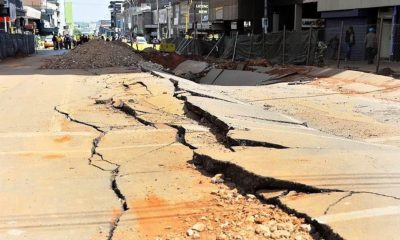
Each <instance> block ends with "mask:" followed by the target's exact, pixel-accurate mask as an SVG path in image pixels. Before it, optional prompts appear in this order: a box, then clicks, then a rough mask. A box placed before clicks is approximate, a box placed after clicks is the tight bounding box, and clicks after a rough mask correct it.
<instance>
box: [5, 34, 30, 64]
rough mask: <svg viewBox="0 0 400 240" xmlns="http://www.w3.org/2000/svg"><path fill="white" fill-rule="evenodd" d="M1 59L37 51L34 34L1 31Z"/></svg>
mask: <svg viewBox="0 0 400 240" xmlns="http://www.w3.org/2000/svg"><path fill="white" fill-rule="evenodd" d="M0 43H1V44H0V59H4V58H7V57H14V56H15V55H17V54H18V53H20V54H24V55H28V54H33V53H35V37H34V35H22V34H8V33H0Z"/></svg>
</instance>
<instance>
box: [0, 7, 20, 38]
mask: <svg viewBox="0 0 400 240" xmlns="http://www.w3.org/2000/svg"><path fill="white" fill-rule="evenodd" d="M24 15H25V10H24V7H23V3H22V0H1V1H0V31H5V32H15V31H16V30H19V29H21V28H23V25H24V19H23V16H24Z"/></svg>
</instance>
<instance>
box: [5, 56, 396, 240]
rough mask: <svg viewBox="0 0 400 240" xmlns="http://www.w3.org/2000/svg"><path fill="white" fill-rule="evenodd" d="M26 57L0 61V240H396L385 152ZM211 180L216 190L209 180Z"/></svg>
mask: <svg viewBox="0 0 400 240" xmlns="http://www.w3.org/2000/svg"><path fill="white" fill-rule="evenodd" d="M32 60H40V57H33V58H28V59H24V60H14V61H9V62H5V63H3V64H2V66H0V68H1V73H2V75H1V76H0V87H1V88H0V111H1V116H2V125H1V126H0V139H1V142H2V144H1V147H0V159H1V160H2V168H1V169H0V182H1V189H0V193H1V194H0V204H1V206H3V207H2V211H0V219H1V220H0V239H57V240H58V239H157V238H159V239H191V238H196V237H200V238H201V239H296V240H299V239H321V238H324V239H341V238H344V239H396V237H397V236H398V234H399V233H400V232H399V229H398V228H397V226H398V224H397V223H399V222H400V211H399V209H400V204H399V199H400V191H399V188H398V183H397V182H396V181H397V178H398V177H399V176H398V175H399V171H398V163H397V161H398V156H400V154H399V153H400V149H399V148H398V147H397V146H393V145H392V146H389V145H383V144H374V143H368V142H365V141H358V140H352V139H345V138H342V137H338V136H333V135H330V134H328V133H323V132H321V131H318V130H316V129H313V128H310V127H308V126H307V124H305V123H304V122H302V121H299V120H297V119H294V118H292V117H289V116H287V115H285V114H282V113H278V112H277V111H273V110H271V109H267V108H264V107H262V106H260V105H257V104H249V103H247V102H245V101H243V100H239V98H235V96H234V95H229V94H223V91H221V89H219V88H216V87H213V86H205V85H199V84H196V83H194V82H191V81H188V80H185V79H182V78H179V77H175V76H173V75H169V74H166V73H163V72H160V71H153V70H152V69H146V70H148V72H140V73H137V72H136V73H129V71H128V72H126V73H118V74H117V72H118V70H116V69H114V70H112V71H111V70H109V69H103V70H92V71H90V72H88V71H85V70H43V69H41V70H38V69H37V66H36V65H37V63H34V64H32V63H31V62H35V61H32ZM36 62H38V61H36ZM35 64H36V65H35ZM32 65H33V66H32ZM10 67H12V69H11V68H10ZM111 72H116V73H111ZM219 173H222V174H224V178H225V179H226V182H225V183H226V184H212V183H210V179H211V177H212V176H214V175H215V174H219ZM236 189H239V193H241V194H238V193H237V192H236ZM246 194H247V195H246ZM248 194H250V195H248ZM253 195H254V196H255V197H257V198H258V199H256V198H255V197H253ZM197 223H201V224H203V225H204V227H201V224H197ZM308 224H311V225H312V226H310V225H308ZM194 226H196V227H194ZM261 226H262V227H261ZM203 228H204V229H203ZM188 229H189V230H191V232H190V231H189V230H188ZM193 229H194V230H193ZM199 230H201V231H199ZM190 234H192V235H190ZM196 234H198V236H197V235H196ZM189 235H190V236H189Z"/></svg>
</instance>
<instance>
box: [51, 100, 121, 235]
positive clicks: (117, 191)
mask: <svg viewBox="0 0 400 240" xmlns="http://www.w3.org/2000/svg"><path fill="white" fill-rule="evenodd" d="M54 110H55V111H56V112H57V113H59V114H61V115H63V116H64V117H65V118H66V119H67V120H69V121H71V122H75V123H77V124H81V125H84V126H87V127H91V128H93V129H94V130H96V131H98V132H99V136H97V137H96V138H94V139H93V140H92V148H91V155H90V157H89V158H88V164H89V165H90V166H93V167H95V168H97V169H99V170H101V171H105V172H110V188H111V190H112V191H113V193H114V194H115V196H116V197H117V198H118V200H119V202H120V204H121V211H120V212H118V213H117V214H116V216H114V219H112V221H111V223H110V229H109V232H108V236H107V240H112V239H113V236H114V232H115V230H116V228H117V226H118V223H119V221H120V219H121V217H122V215H123V214H124V212H126V211H127V210H128V209H129V207H128V204H127V201H126V198H125V196H124V194H123V193H122V192H121V190H120V189H119V188H118V184H117V177H118V173H119V168H120V165H118V164H116V163H113V162H111V161H108V160H106V159H104V157H103V155H102V154H100V153H98V152H97V148H98V146H99V143H100V142H101V140H102V139H103V137H104V136H105V135H106V134H107V133H108V131H105V130H103V129H101V127H99V126H96V125H94V124H92V123H87V122H84V121H81V120H78V119H76V118H74V117H72V115H71V114H70V113H67V112H64V111H61V110H60V109H58V107H57V106H55V107H54ZM111 130H112V127H110V131H111ZM95 156H97V157H99V158H100V159H101V161H104V162H105V163H107V164H109V165H113V166H115V168H114V169H112V170H107V169H104V168H102V167H100V166H98V165H96V164H94V163H93V160H94V157H95Z"/></svg>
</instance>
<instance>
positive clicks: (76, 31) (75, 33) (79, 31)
mask: <svg viewBox="0 0 400 240" xmlns="http://www.w3.org/2000/svg"><path fill="white" fill-rule="evenodd" d="M73 34H74V36H78V35H82V32H81V30H79V29H77V28H75V29H74V33H73Z"/></svg>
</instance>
